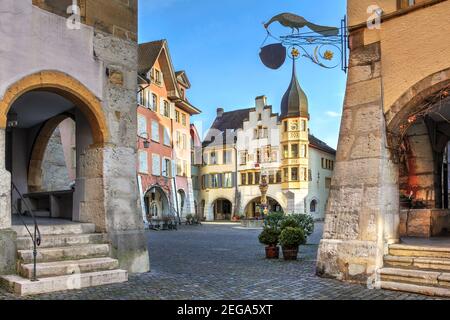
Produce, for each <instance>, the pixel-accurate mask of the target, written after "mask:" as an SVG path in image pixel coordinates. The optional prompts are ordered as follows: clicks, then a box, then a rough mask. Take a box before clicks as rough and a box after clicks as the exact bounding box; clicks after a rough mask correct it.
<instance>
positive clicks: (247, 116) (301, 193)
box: [200, 64, 335, 220]
mask: <svg viewBox="0 0 450 320" xmlns="http://www.w3.org/2000/svg"><path fill="white" fill-rule="evenodd" d="M308 122H309V113H308V99H307V97H306V94H305V93H304V92H303V90H302V88H301V87H300V84H299V81H298V79H297V75H296V72H295V64H294V67H293V74H292V79H291V82H290V84H289V86H288V89H287V91H286V93H285V95H284V96H283V99H282V101H281V113H280V114H278V113H274V112H273V109H272V106H269V105H268V104H267V99H266V97H265V96H259V97H256V99H255V107H254V108H250V109H240V110H234V111H229V112H224V110H223V109H222V108H219V109H218V110H217V117H216V119H215V121H214V123H213V125H212V126H211V128H210V129H209V131H208V134H207V136H206V139H205V141H204V142H203V158H204V165H203V166H202V169H201V175H202V191H201V194H200V196H201V204H202V209H201V211H202V214H203V217H205V218H206V219H207V220H230V219H231V218H232V217H233V216H245V217H247V218H258V217H260V216H261V211H262V210H261V207H260V204H261V191H260V188H259V185H260V182H261V178H262V177H263V176H266V177H267V182H268V184H269V186H268V191H267V197H268V206H269V208H268V210H269V211H270V212H279V211H283V212H285V213H289V214H290V213H308V214H311V215H312V216H313V217H314V218H315V219H323V217H324V211H325V205H326V202H327V199H328V192H329V186H330V183H329V181H330V180H331V174H332V171H333V167H334V166H333V163H334V160H335V150H334V149H332V148H331V147H329V146H328V145H327V144H326V143H324V142H322V141H320V140H319V139H317V138H316V137H314V136H313V135H311V134H310V133H309V125H308Z"/></svg>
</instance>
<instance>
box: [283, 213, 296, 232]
mask: <svg viewBox="0 0 450 320" xmlns="http://www.w3.org/2000/svg"><path fill="white" fill-rule="evenodd" d="M288 227H291V228H300V224H299V223H298V221H297V219H295V218H294V217H293V216H287V217H285V218H284V219H283V220H281V222H280V230H281V231H283V230H284V229H286V228H288Z"/></svg>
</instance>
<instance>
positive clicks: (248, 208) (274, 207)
mask: <svg viewBox="0 0 450 320" xmlns="http://www.w3.org/2000/svg"><path fill="white" fill-rule="evenodd" d="M267 201H268V205H269V212H285V210H284V208H283V206H282V205H281V203H280V201H278V200H276V198H275V197H271V196H270V195H269V196H267ZM260 202H261V197H257V198H253V199H252V200H250V201H248V202H247V204H246V205H245V206H244V214H245V216H246V217H247V218H254V217H256V216H258V215H259V213H258V212H256V211H257V207H258V204H259V203H260Z"/></svg>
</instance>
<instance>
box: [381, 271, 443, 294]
mask: <svg viewBox="0 0 450 320" xmlns="http://www.w3.org/2000/svg"><path fill="white" fill-rule="evenodd" d="M379 274H380V278H381V281H385V282H400V283H409V284H415V285H420V286H428V287H440V288H445V289H450V273H447V272H440V271H424V270H415V269H402V268H382V269H380V270H379Z"/></svg>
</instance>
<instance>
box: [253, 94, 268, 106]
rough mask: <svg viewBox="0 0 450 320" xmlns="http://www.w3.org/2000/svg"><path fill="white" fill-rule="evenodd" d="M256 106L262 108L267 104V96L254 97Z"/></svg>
mask: <svg viewBox="0 0 450 320" xmlns="http://www.w3.org/2000/svg"><path fill="white" fill-rule="evenodd" d="M255 102H256V107H257V108H258V107H259V108H261V109H262V108H264V107H265V106H266V105H267V97H266V96H259V97H256V99H255Z"/></svg>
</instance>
